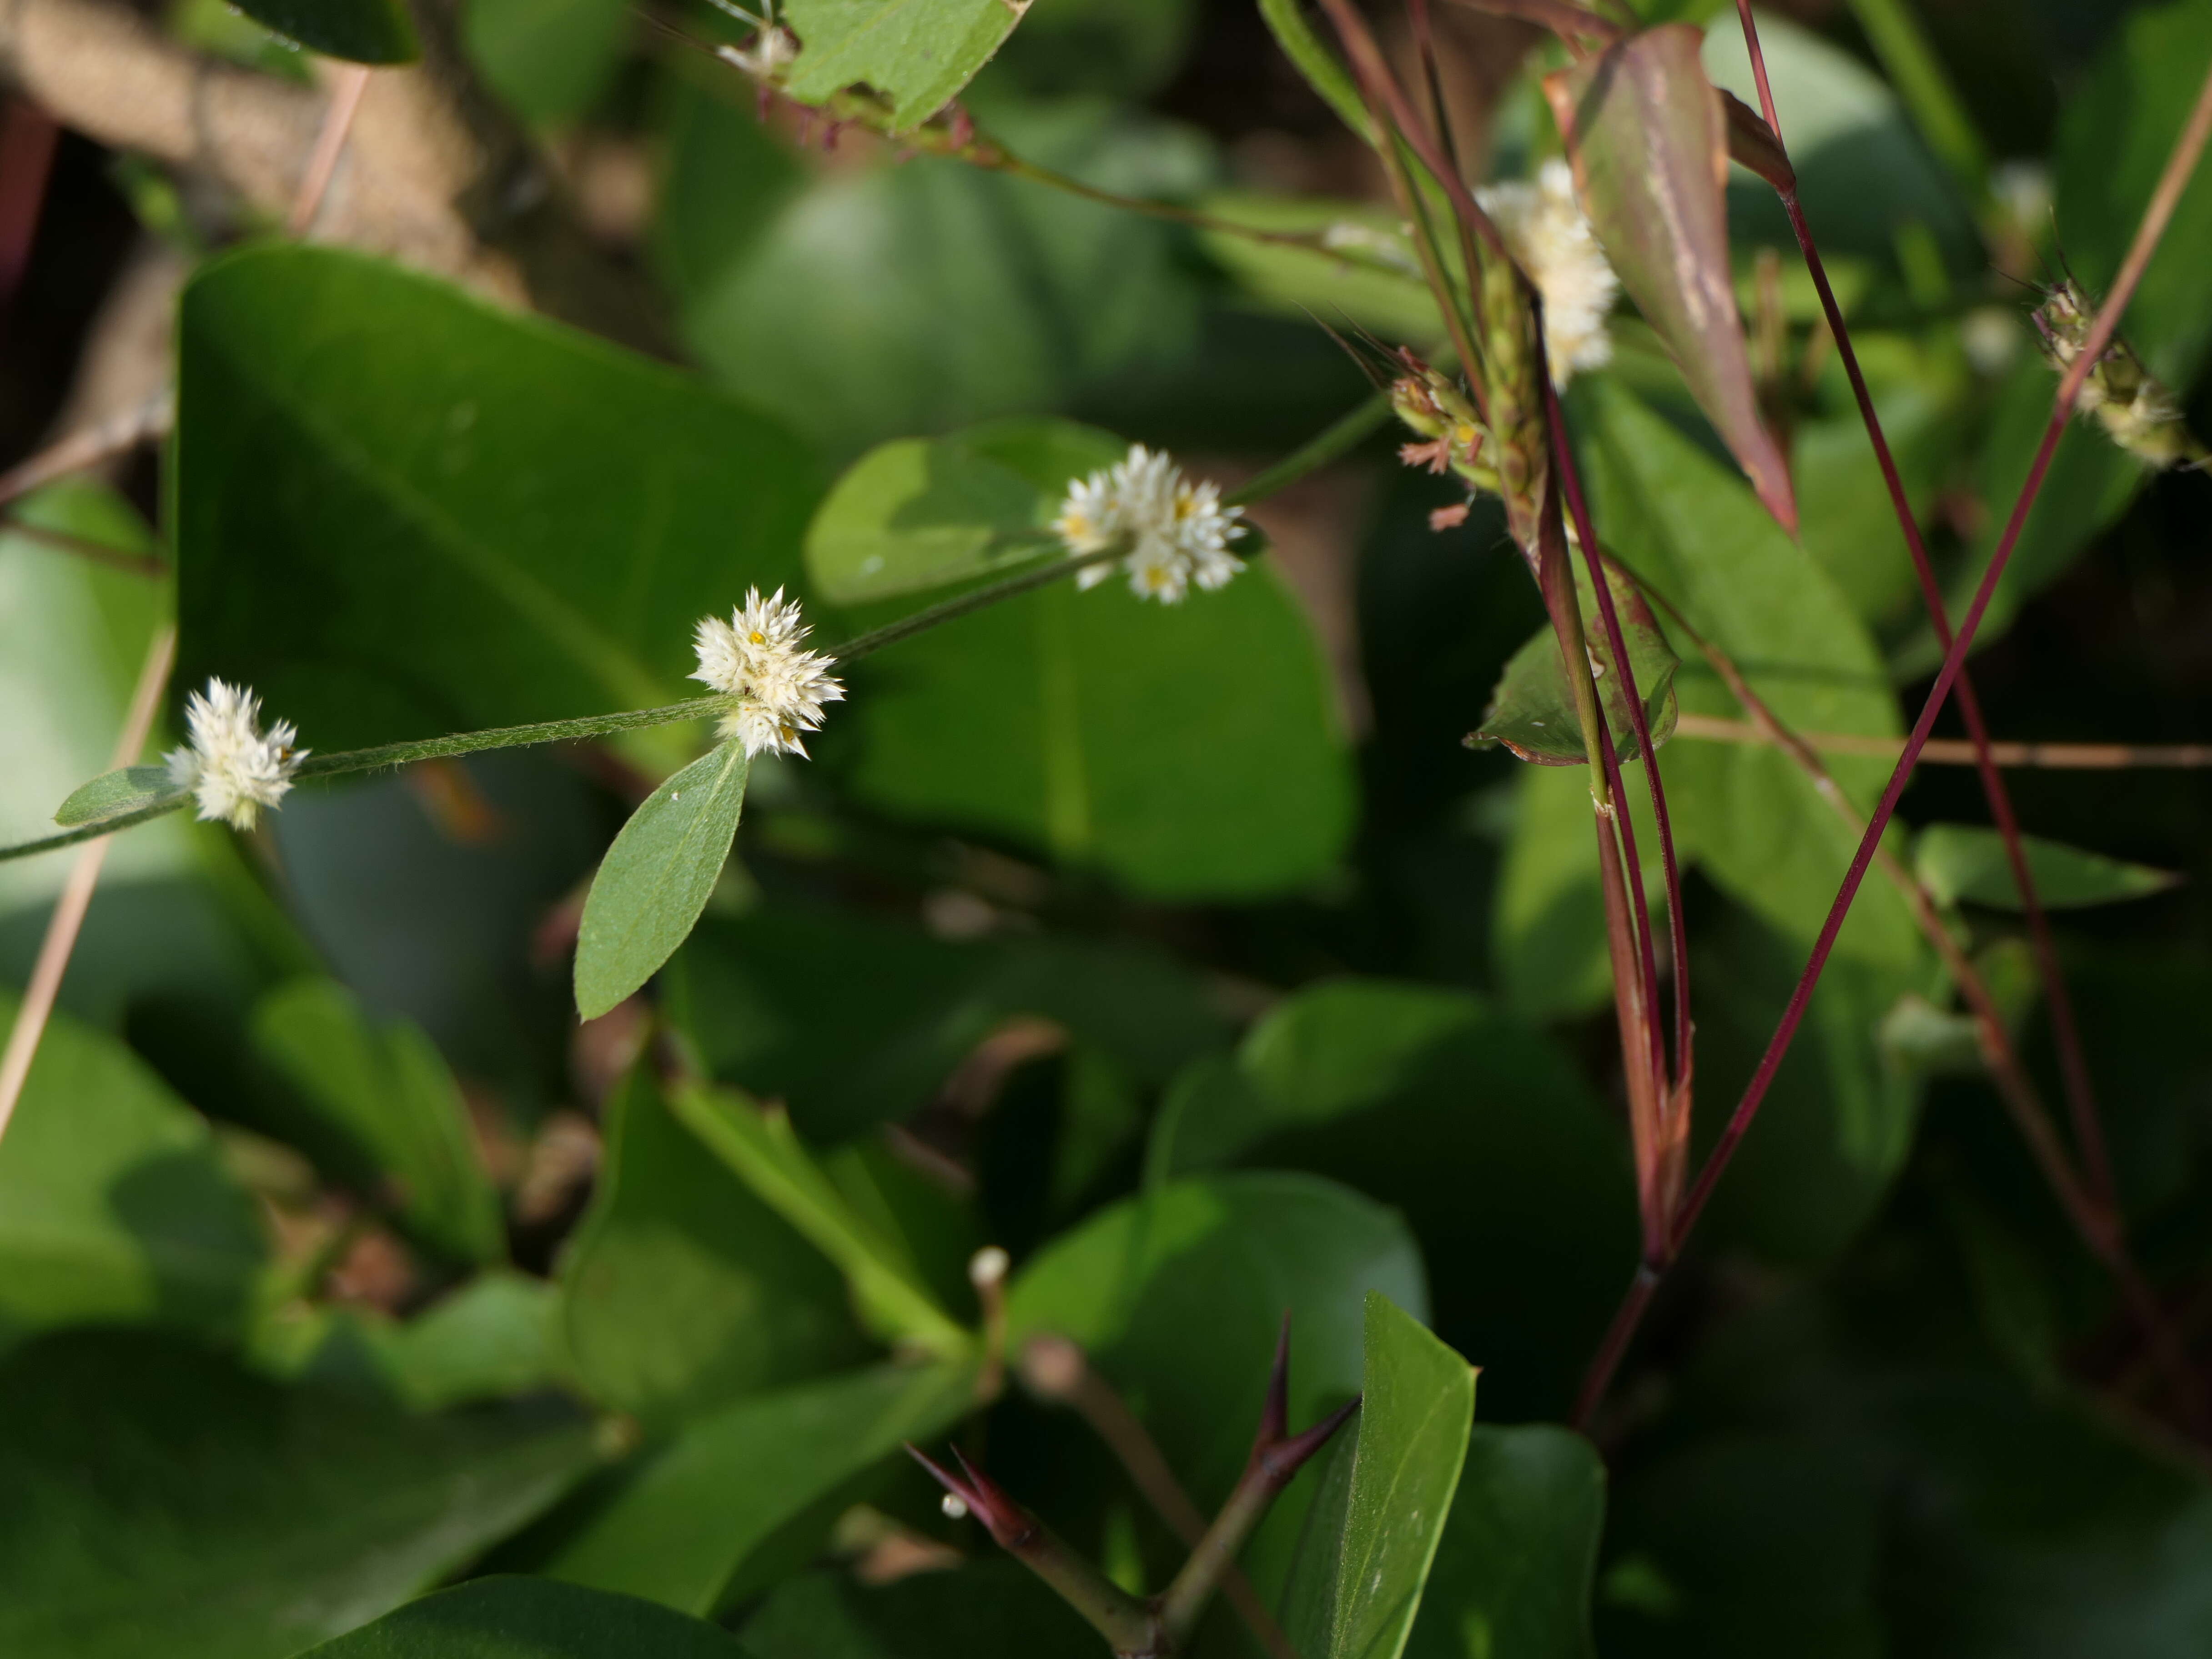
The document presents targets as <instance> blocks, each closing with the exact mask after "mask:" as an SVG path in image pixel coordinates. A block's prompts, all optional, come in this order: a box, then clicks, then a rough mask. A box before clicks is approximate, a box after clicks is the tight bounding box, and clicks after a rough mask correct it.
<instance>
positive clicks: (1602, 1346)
mask: <svg viewBox="0 0 2212 1659" xmlns="http://www.w3.org/2000/svg"><path fill="white" fill-rule="evenodd" d="M1664 1276H1665V1274H1664V1270H1663V1269H1662V1268H1661V1267H1657V1266H1655V1265H1654V1264H1653V1263H1652V1262H1650V1261H1643V1262H1639V1263H1638V1264H1637V1268H1636V1276H1635V1277H1634V1278H1633V1279H1630V1280H1629V1281H1628V1293H1627V1294H1626V1296H1624V1297H1621V1298H1620V1307H1618V1308H1616V1309H1614V1310H1613V1322H1611V1323H1610V1324H1608V1325H1607V1327H1606V1328H1605V1335H1604V1336H1603V1337H1601V1339H1600V1340H1599V1341H1598V1345H1597V1352H1596V1353H1595V1355H1594V1356H1592V1358H1591V1359H1590V1363H1589V1370H1586V1371H1584V1372H1583V1383H1582V1387H1581V1389H1578V1390H1577V1392H1576V1395H1575V1408H1574V1412H1573V1413H1572V1414H1571V1416H1570V1417H1569V1418H1568V1419H1567V1421H1568V1422H1570V1423H1571V1424H1572V1425H1574V1426H1575V1427H1576V1428H1578V1429H1583V1428H1588V1427H1589V1420H1590V1419H1591V1418H1593V1417H1595V1415H1596V1414H1597V1408H1598V1407H1599V1406H1600V1405H1601V1403H1602V1402H1603V1401H1604V1399H1605V1395H1606V1390H1607V1389H1610V1388H1611V1387H1612V1386H1613V1374H1614V1373H1615V1372H1616V1371H1618V1370H1620V1362H1621V1361H1622V1360H1623V1359H1625V1358H1627V1356H1628V1345H1629V1344H1630V1343H1631V1342H1632V1341H1634V1340H1636V1332H1637V1329H1638V1327H1639V1326H1641V1325H1642V1324H1643V1323H1644V1312H1645V1310H1648V1309H1649V1308H1650V1306H1651V1298H1652V1297H1654V1296H1655V1295H1656V1294H1657V1293H1658V1290H1659V1281H1660V1280H1661V1279H1662V1278H1663V1277H1664Z"/></svg>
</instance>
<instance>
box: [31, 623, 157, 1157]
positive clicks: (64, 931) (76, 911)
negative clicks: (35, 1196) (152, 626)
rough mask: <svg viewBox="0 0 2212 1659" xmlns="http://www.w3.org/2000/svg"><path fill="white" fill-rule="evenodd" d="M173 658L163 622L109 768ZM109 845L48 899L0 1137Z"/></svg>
mask: <svg viewBox="0 0 2212 1659" xmlns="http://www.w3.org/2000/svg"><path fill="white" fill-rule="evenodd" d="M176 659H177V630H176V629H175V628H174V627H173V626H171V625H168V624H164V625H163V626H162V627H161V629H159V630H157V631H156V632H155V635H154V638H153V641H152V642H151V643H150V644H149V646H148V647H147V649H146V660H145V664H144V665H143V667H141V668H140V669H139V671H138V684H137V688H136V689H135V690H133V691H132V692H131V706H130V708H129V710H128V711H127V712H126V713H125V715H124V717H123V732H122V735H121V736H120V737H119V738H117V739H116V744H115V753H114V756H113V757H112V766H111V767H110V769H111V770H112V769H114V768H115V767H122V766H128V765H130V764H131V763H132V762H133V761H135V760H137V758H138V757H139V755H140V753H141V752H143V750H144V749H145V747H146V739H147V737H148V736H149V734H150V733H151V732H152V731H153V729H154V716H155V712H156V711H157V710H159V708H161V692H162V690H164V689H165V688H166V687H167V685H168V684H169V670H170V668H171V666H172V665H173V664H174V663H175V661H176ZM110 845H112V843H111V842H109V841H108V840H107V838H106V836H102V837H101V838H100V839H99V840H97V841H94V842H93V844H92V845H91V846H89V847H88V848H85V849H84V851H83V852H82V853H81V854H78V855H77V860H76V865H75V866H73V867H72V868H71V869H70V872H69V877H68V879H67V880H66V881H65V882H64V884H63V886H62V891H61V896H60V897H59V898H58V899H57V900H56V901H55V902H54V913H53V915H52V917H51V918H49V919H48V921H47V922H46V937H45V939H42V940H40V945H39V955H38V960H37V961H36V962H34V963H33V964H32V966H31V980H30V983H29V984H27V986H25V987H23V1000H22V1002H21V1005H20V1006H18V1007H17V1009H16V1011H15V1024H14V1025H13V1026H11V1027H10V1028H9V1032H8V1046H7V1048H6V1049H5V1050H4V1051H0V1135H4V1134H6V1133H7V1132H8V1124H9V1121H10V1120H11V1119H12V1118H14V1116H15V1103H16V1102H17V1101H19V1100H21V1098H22V1097H23V1085H24V1083H25V1082H26V1081H27V1079H29V1077H30V1075H31V1062H32V1061H33V1060H35V1059H37V1058H38V1053H39V1040H40V1037H42V1036H45V1035H46V1019H47V1017H48V1016H49V1015H51V1014H52V1012H53V1011H54V999H55V998H56V997H57V996H58V995H59V994H61V988H62V976H63V975H64V974H66V973H67V972H68V971H69V963H70V956H71V954H72V953H73V952H74V951H76V940H77V934H78V933H79V932H80V931H81V930H82V927H83V926H84V916H85V912H86V911H87V910H88V908H91V904H92V894H93V890H94V888H95V887H96V886H98V885H99V884H100V866H101V865H103V864H105V863H106V861H107V849H108V848H109V846H110Z"/></svg>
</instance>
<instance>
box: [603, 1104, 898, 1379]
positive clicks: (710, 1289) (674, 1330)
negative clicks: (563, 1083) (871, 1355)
mask: <svg viewBox="0 0 2212 1659" xmlns="http://www.w3.org/2000/svg"><path fill="white" fill-rule="evenodd" d="M605 1136H606V1150H605V1154H604V1157H603V1161H602V1162H601V1164H600V1165H599V1180H598V1183H597V1186H596V1187H595V1188H594V1190H593V1193H592V1208H591V1211H590V1212H589V1213H588V1214H587V1215H586V1217H585V1218H584V1220H583V1222H582V1224H581V1225H580V1227H579V1229H578V1231H577V1233H576V1235H575V1239H574V1243H573V1244H572V1245H571V1246H570V1248H569V1250H568V1255H567V1257H566V1259H565V1260H564V1261H563V1262H562V1272H561V1279H562V1291H563V1294H562V1321H563V1324H564V1326H565V1328H566V1332H567V1337H568V1349H569V1352H570V1353H571V1354H572V1355H573V1356H574V1363H575V1366H576V1370H577V1371H578V1373H579V1375H580V1376H581V1378H582V1380H583V1382H584V1383H585V1385H586V1387H587V1388H588V1389H590V1390H591V1392H592V1397H593V1398H594V1399H596V1400H598V1401H600V1402H602V1403H603V1404H605V1405H606V1406H609V1407H612V1408H614V1409H616V1410H618V1411H626V1412H630V1413H635V1414H637V1415H638V1416H640V1417H641V1418H644V1419H647V1421H648V1422H653V1423H659V1422H663V1421H666V1420H669V1419H677V1418H682V1417H686V1416H690V1415H692V1414H694V1413H697V1412H699V1411H701V1410H702V1409H704V1408H707V1407H714V1406H720V1405H721V1404H723V1403H725V1402H726V1401H730V1400H732V1399H734V1398H736V1397H737V1396H738V1395H744V1394H749V1393H752V1392H756V1391H757V1390H758V1389H763V1388H766V1387H772V1386H774V1385H776V1384H779V1383H791V1382H796V1381H798V1380H799V1379H800V1378H802V1377H805V1376H810V1375H812V1374H815V1373H817V1372H819V1371H821V1370H826V1369H828V1368H829V1366H830V1365H832V1364H836V1363H837V1362H838V1361H841V1360H845V1359H851V1358H858V1357H859V1354H860V1340H859V1333H858V1332H857V1331H855V1330H854V1328H853V1325H852V1320H851V1316H850V1315H849V1313H848V1310H847V1308H846V1304H845V1290H844V1285H843V1283H842V1280H841V1279H839V1277H838V1274H837V1273H836V1269H835V1268H833V1267H831V1266H830V1265H829V1262H828V1261H824V1260H823V1257H822V1255H821V1254H820V1253H819V1252H818V1251H817V1250H816V1249H815V1248H814V1247H813V1246H812V1245H811V1244H809V1243H807V1242H806V1240H805V1238H804V1237H801V1236H800V1235H799V1233H798V1232H796V1231H793V1228H792V1226H791V1225H790V1224H789V1223H788V1222H787V1221H785V1220H783V1219H782V1218H781V1217H780V1216H778V1215H777V1214H776V1212H775V1211H773V1210H771V1209H770V1208H769V1207H768V1206H766V1205H765V1204H763V1202H762V1201H761V1200H760V1199H759V1198H757V1197H756V1196H755V1195H754V1194H753V1193H752V1191H751V1189H750V1188H748V1187H746V1186H745V1184H744V1182H740V1181H739V1180H738V1178H737V1177H736V1176H733V1175H732V1174H731V1173H730V1171H729V1170H727V1169H726V1168H725V1167H723V1165H721V1164H720V1163H718V1162H716V1161H715V1160H714V1159H713V1158H705V1157H702V1155H701V1153H702V1148H701V1147H700V1145H699V1143H698V1141H697V1139H696V1138H694V1137H693V1135H692V1134H691V1133H690V1132H689V1131H688V1130H686V1129H685V1128H684V1127H683V1126H682V1125H681V1124H679V1123H678V1121H676V1119H675V1118H674V1117H673V1116H672V1115H671V1114H670V1112H669V1109H668V1105H667V1103H666V1102H665V1100H664V1099H663V1098H662V1096H661V1093H660V1090H659V1085H657V1084H656V1083H655V1081H654V1080H653V1077H652V1076H651V1074H650V1073H648V1072H647V1070H646V1069H645V1068H643V1067H640V1068H638V1069H635V1070H634V1071H632V1073H630V1075H629V1079H627V1080H626V1081H625V1082H624V1083H623V1085H622V1086H621V1087H620V1088H619V1089H618V1090H617V1091H616V1092H615V1094H614V1096H613V1097H612V1098H611V1100H610V1101H609V1102H608V1103H607V1107H606V1121H605Z"/></svg>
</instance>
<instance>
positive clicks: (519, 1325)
mask: <svg viewBox="0 0 2212 1659" xmlns="http://www.w3.org/2000/svg"><path fill="white" fill-rule="evenodd" d="M559 1300H560V1297H559V1292H558V1291H556V1289H555V1288H554V1286H552V1285H549V1284H547V1283H546V1282H545V1280H544V1279H538V1278H537V1277H535V1276H533V1275H532V1274H529V1273H517V1272H515V1271H514V1270H513V1269H512V1268H506V1267H498V1268H493V1269H491V1270H490V1271H489V1272H486V1273H479V1274H477V1277H475V1278H474V1279H470V1280H469V1281H468V1282H467V1283H466V1284H465V1285H461V1286H460V1287H459V1288H458V1289H456V1290H454V1291H452V1292H451V1293H450V1294H448V1295H447V1296H444V1297H441V1298H440V1299H439V1300H438V1301H436V1302H435V1303H433V1304H431V1305H430V1306H429V1307H428V1308H426V1309H424V1310H422V1311H421V1312H419V1313H416V1314H415V1315H414V1316H411V1317H410V1318H407V1319H404V1320H398V1319H393V1318H392V1317H390V1316H388V1315H386V1314H385V1313H383V1312H382V1311H380V1310H378V1309H375V1308H372V1307H367V1306H363V1305H360V1304H344V1303H339V1304H327V1303H325V1304H303V1303H301V1302H298V1301H294V1302H291V1303H289V1304H278V1305H277V1306H276V1308H275V1309H273V1310H270V1312H269V1313H267V1314H266V1315H264V1318H263V1319H262V1321H261V1322H260V1324H259V1326H258V1328H257V1329H256V1330H255V1332H254V1334H253V1340H252V1345H251V1346H250V1348H249V1351H248V1352H249V1358H251V1361H252V1364H253V1366H254V1368H255V1369H256V1370H260V1371H262V1372H263V1373H264V1374H266V1375H268V1376H275V1377H279V1378H282V1379H283V1380H284V1381H286V1382H289V1383H315V1384H317V1385H328V1386H331V1387H336V1388H344V1389H349V1390H352V1391H354V1392H356V1393H358V1394H362V1395H368V1396H370V1397H372V1398H378V1397H380V1398H382V1399H385V1400H387V1401H392V1403H393V1404H395V1405H399V1406H404V1407H406V1408H407V1409H408V1410H410V1411H415V1412H435V1411H444V1410H447V1408H449V1407H454V1406H463V1405H471V1404H474V1403H476V1402H477V1401H490V1400H504V1399H510V1398H512V1397H513V1396H514V1395H523V1394H532V1393H536V1392H539V1391H542V1390H545V1389H553V1388H557V1387H562V1386H565V1385H567V1384H568V1383H569V1381H570V1379H569V1377H568V1375H567V1371H566V1367H565V1365H564V1364H563V1363H562V1358H561V1356H560V1355H559V1354H558V1353H557V1352H556V1342H555V1339H554V1322H555V1318H556V1315H557V1313H558V1311H559V1309H558V1304H559Z"/></svg>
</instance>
